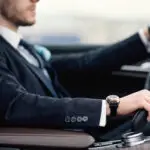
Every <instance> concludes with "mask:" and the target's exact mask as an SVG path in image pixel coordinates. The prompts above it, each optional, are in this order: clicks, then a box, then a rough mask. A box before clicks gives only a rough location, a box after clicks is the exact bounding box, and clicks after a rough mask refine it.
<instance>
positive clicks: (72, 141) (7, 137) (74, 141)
mask: <svg viewBox="0 0 150 150" xmlns="http://www.w3.org/2000/svg"><path fill="white" fill-rule="evenodd" d="M94 142H95V140H94V138H93V137H92V136H90V135H88V134H86V133H83V132H78V131H65V130H50V129H33V128H30V129H29V128H0V145H1V146H17V147H22V146H23V147H54V148H55V147H56V148H78V149H81V148H87V147H89V146H90V145H92V144H93V143H94Z"/></svg>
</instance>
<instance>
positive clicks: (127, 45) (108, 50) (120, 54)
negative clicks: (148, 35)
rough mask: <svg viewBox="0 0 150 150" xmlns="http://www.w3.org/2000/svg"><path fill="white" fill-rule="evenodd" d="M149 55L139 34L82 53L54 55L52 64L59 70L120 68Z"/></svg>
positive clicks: (108, 69) (110, 69)
mask: <svg viewBox="0 0 150 150" xmlns="http://www.w3.org/2000/svg"><path fill="white" fill-rule="evenodd" d="M147 57H148V53H147V50H146V48H145V46H144V44H143V42H142V41H141V39H140V37H139V35H138V34H135V35H133V36H131V37H130V38H127V39H125V40H123V41H120V42H118V43H115V44H113V45H111V46H107V47H105V48H94V49H92V48H91V50H90V51H88V52H86V50H85V52H83V53H80V54H68V55H64V56H63V57H61V56H60V57H59V56H58V57H54V58H53V60H52V65H53V67H54V68H55V69H56V70H57V71H63V70H65V71H75V70H85V69H87V70H96V69H99V70H101V71H103V72H105V71H112V70H118V69H120V67H121V66H122V65H127V64H133V63H135V62H138V61H140V60H144V59H146V58H147Z"/></svg>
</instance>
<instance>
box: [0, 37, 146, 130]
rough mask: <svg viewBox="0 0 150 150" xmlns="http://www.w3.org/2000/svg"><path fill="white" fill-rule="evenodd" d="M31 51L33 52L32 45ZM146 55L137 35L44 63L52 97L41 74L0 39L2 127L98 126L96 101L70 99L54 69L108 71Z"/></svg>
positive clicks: (99, 110)
mask: <svg viewBox="0 0 150 150" xmlns="http://www.w3.org/2000/svg"><path fill="white" fill-rule="evenodd" d="M29 46H31V47H30V48H32V49H33V47H32V45H29ZM147 56H148V53H147V51H146V49H145V47H144V45H143V43H142V41H141V40H140V37H139V35H138V34H135V35H133V36H132V37H130V38H128V39H126V40H124V41H122V42H120V43H116V44H114V45H113V46H110V47H107V48H104V49H100V48H96V49H94V48H93V50H92V49H91V51H89V52H86V51H85V53H82V54H79V55H69V54H68V55H67V56H66V57H64V58H61V59H59V58H57V59H55V58H52V60H51V62H49V63H46V62H44V61H43V63H44V66H45V67H46V69H47V70H48V72H49V74H50V76H51V79H52V81H53V82H52V84H53V86H54V88H55V90H56V92H57V95H58V97H53V96H52V94H51V90H50V88H49V87H48V85H47V83H46V81H45V79H43V76H42V74H41V75H40V73H39V72H38V71H37V69H35V68H33V66H31V65H30V64H29V63H28V62H27V61H26V60H25V59H24V58H23V57H22V56H21V55H20V54H19V53H18V52H17V51H16V50H15V49H14V48H13V47H12V46H11V45H10V44H8V43H7V42H6V41H5V40H4V39H3V38H2V37H0V120H1V122H2V123H4V124H10V125H23V126H28V125H29V126H32V125H33V126H34V125H42V126H49V127H53V126H54V127H56V126H59V127H65V128H68V127H73V128H78V127H80V128H86V127H97V126H99V120H100V114H101V105H102V102H101V100H99V99H90V98H71V97H70V96H69V95H68V94H67V92H66V91H65V90H64V88H63V87H62V86H61V85H60V84H59V82H58V80H57V75H56V73H55V70H62V69H63V70H66V71H73V70H75V69H79V70H80V69H81V70H84V69H91V70H92V69H94V70H95V69H99V70H101V71H102V72H103V71H107V70H109V71H111V70H115V69H118V68H120V66H122V65H124V64H132V63H135V62H137V61H140V60H143V59H145V58H146V57H147Z"/></svg>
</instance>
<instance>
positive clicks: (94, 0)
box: [20, 0, 150, 45]
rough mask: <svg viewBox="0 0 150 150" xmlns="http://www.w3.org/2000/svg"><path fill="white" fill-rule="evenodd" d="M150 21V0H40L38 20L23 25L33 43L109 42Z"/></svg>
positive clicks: (22, 29)
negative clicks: (28, 25) (32, 23)
mask: <svg viewBox="0 0 150 150" xmlns="http://www.w3.org/2000/svg"><path fill="white" fill-rule="evenodd" d="M148 24H150V0H41V1H40V2H39V3H38V8H37V24H36V25H34V26H32V27H26V28H20V32H21V33H22V34H23V35H24V37H25V38H27V39H28V40H29V41H31V42H33V43H39V44H43V45H50V44H61V45H62V44H107V43H112V42H116V41H119V40H122V39H124V38H126V37H128V36H130V35H132V34H133V33H135V32H137V31H139V29H141V28H143V27H145V26H146V25H148Z"/></svg>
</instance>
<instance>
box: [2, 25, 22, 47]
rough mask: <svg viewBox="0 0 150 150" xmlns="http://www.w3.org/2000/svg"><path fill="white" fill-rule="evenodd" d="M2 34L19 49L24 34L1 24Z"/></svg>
mask: <svg viewBox="0 0 150 150" xmlns="http://www.w3.org/2000/svg"><path fill="white" fill-rule="evenodd" d="M0 35H1V36H2V37H3V38H4V39H5V40H6V41H7V42H8V43H9V44H10V45H11V46H13V47H14V48H15V49H18V46H19V42H20V40H21V38H22V36H21V35H20V34H19V33H17V32H14V31H12V30H10V29H8V28H6V27H3V26H0Z"/></svg>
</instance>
